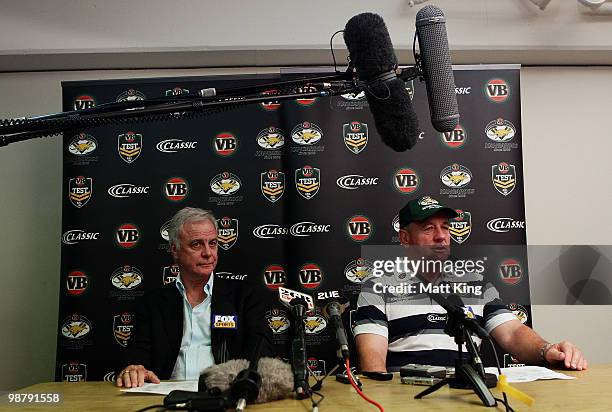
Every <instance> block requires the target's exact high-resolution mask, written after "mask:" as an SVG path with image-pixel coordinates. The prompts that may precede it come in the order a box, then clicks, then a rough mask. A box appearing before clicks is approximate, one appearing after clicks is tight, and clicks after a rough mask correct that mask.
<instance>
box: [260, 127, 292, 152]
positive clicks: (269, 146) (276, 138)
mask: <svg viewBox="0 0 612 412" xmlns="http://www.w3.org/2000/svg"><path fill="white" fill-rule="evenodd" d="M257 144H258V145H259V147H261V148H262V149H266V150H277V149H280V148H281V147H283V145H284V144H285V135H284V134H283V131H282V130H281V129H279V128H278V127H274V126H270V127H266V128H265V129H263V130H262V131H261V132H259V134H257Z"/></svg>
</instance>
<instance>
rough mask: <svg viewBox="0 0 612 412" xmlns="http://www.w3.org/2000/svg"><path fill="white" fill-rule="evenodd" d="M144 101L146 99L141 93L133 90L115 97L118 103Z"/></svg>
mask: <svg viewBox="0 0 612 412" xmlns="http://www.w3.org/2000/svg"><path fill="white" fill-rule="evenodd" d="M144 99H146V96H145V95H144V94H143V93H142V92H139V91H138V90H135V89H128V90H126V91H125V92H123V93H121V94H120V95H119V96H117V101H118V102H132V101H135V100H144Z"/></svg>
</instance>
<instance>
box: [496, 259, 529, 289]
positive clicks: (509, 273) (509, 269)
mask: <svg viewBox="0 0 612 412" xmlns="http://www.w3.org/2000/svg"><path fill="white" fill-rule="evenodd" d="M498 274H499V277H500V278H501V280H502V282H504V283H505V284H507V285H516V284H517V283H519V282H520V281H521V279H522V278H523V269H522V268H521V264H520V262H519V261H518V260H516V259H514V258H508V259H505V260H503V261H502V262H501V263H500V264H499V267H498Z"/></svg>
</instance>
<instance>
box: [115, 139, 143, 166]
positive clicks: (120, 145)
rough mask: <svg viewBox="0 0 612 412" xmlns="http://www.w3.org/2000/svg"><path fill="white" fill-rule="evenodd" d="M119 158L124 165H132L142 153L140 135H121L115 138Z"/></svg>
mask: <svg viewBox="0 0 612 412" xmlns="http://www.w3.org/2000/svg"><path fill="white" fill-rule="evenodd" d="M117 150H118V151H119V157H121V159H123V161H124V162H126V163H132V162H134V161H135V160H136V159H138V157H139V156H140V153H141V152H142V134H140V133H134V132H126V133H122V134H120V135H119V136H118V137H117Z"/></svg>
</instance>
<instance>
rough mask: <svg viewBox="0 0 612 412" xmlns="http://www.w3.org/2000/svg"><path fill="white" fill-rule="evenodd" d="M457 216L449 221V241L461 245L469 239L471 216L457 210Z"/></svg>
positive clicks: (466, 212) (468, 213)
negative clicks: (451, 240)
mask: <svg viewBox="0 0 612 412" xmlns="http://www.w3.org/2000/svg"><path fill="white" fill-rule="evenodd" d="M456 211H457V214H458V216H457V217H456V218H453V219H451V220H449V222H448V223H449V225H450V226H449V228H448V231H449V233H450V236H451V239H453V240H454V241H455V242H457V243H459V244H461V243H463V242H465V241H466V240H467V238H468V237H470V233H471V232H472V214H471V213H470V212H468V211H465V210H460V209H457V210H456Z"/></svg>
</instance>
